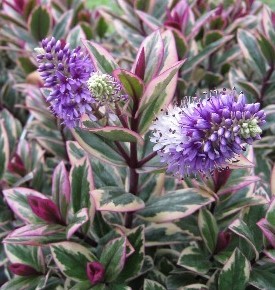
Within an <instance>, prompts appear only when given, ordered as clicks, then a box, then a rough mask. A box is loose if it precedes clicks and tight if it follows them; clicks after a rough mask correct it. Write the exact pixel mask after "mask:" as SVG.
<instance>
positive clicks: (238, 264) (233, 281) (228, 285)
mask: <svg viewBox="0 0 275 290" xmlns="http://www.w3.org/2000/svg"><path fill="white" fill-rule="evenodd" d="M249 276H250V263H249V261H248V260H247V259H246V257H245V256H244V255H243V254H242V253H241V252H240V250H239V249H238V248H236V250H235V251H234V252H233V254H232V255H231V257H230V258H229V259H228V261H227V262H226V264H225V265H224V267H223V269H222V271H221V273H220V275H219V289H232V290H243V289H245V286H246V284H247V282H248V280H249Z"/></svg>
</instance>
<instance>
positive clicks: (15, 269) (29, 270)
mask: <svg viewBox="0 0 275 290" xmlns="http://www.w3.org/2000/svg"><path fill="white" fill-rule="evenodd" d="M9 269H10V271H11V272H12V273H13V274H15V275H18V276H33V275H39V274H40V273H39V272H37V271H36V270H35V269H34V268H33V267H31V266H29V265H26V264H21V263H13V264H11V265H10V266H9Z"/></svg>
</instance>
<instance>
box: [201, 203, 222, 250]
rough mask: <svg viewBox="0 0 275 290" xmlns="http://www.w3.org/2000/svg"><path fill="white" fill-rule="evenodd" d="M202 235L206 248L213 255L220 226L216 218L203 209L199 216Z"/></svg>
mask: <svg viewBox="0 0 275 290" xmlns="http://www.w3.org/2000/svg"><path fill="white" fill-rule="evenodd" d="M198 225H199V229H200V233H201V236H202V239H203V241H204V244H205V246H206V248H207V249H208V250H209V252H210V253H213V252H214V250H215V248H216V244H217V238H218V225H217V222H216V220H215V217H214V216H213V215H212V214H211V212H210V211H208V210H207V209H201V210H200V212H199V216H198Z"/></svg>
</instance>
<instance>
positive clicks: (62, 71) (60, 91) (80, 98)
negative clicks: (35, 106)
mask: <svg viewBox="0 0 275 290" xmlns="http://www.w3.org/2000/svg"><path fill="white" fill-rule="evenodd" d="M35 50H36V52H37V53H38V55H37V61H38V62H39V68H38V71H39V72H40V74H41V77H42V78H43V80H44V82H45V83H44V86H45V87H48V88H50V89H52V92H51V93H50V95H49V96H48V98H47V101H48V102H49V103H50V108H51V110H52V112H53V113H54V114H55V115H56V116H57V117H58V118H60V119H62V120H63V121H64V123H65V125H67V126H68V127H75V126H78V125H79V122H80V118H81V116H82V115H83V114H87V115H88V116H89V117H90V119H92V120H95V117H94V115H93V114H92V107H91V104H92V103H94V99H93V97H92V96H91V94H90V92H89V90H88V88H87V85H86V81H87V80H88V79H89V77H90V75H91V73H92V72H94V71H95V68H94V66H93V64H92V61H91V59H90V58H89V56H88V55H86V54H85V53H84V52H83V51H82V50H81V48H80V47H77V48H75V49H73V50H71V49H70V48H69V44H65V43H62V42H61V41H60V40H58V41H56V40H55V38H54V37H52V38H46V39H43V40H42V48H36V49H35Z"/></svg>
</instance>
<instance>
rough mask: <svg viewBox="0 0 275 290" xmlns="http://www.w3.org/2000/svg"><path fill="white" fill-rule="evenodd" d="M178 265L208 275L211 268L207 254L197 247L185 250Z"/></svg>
mask: <svg viewBox="0 0 275 290" xmlns="http://www.w3.org/2000/svg"><path fill="white" fill-rule="evenodd" d="M178 265H180V266H182V267H184V268H186V269H188V270H191V271H194V272H196V273H199V274H206V273H207V272H208V271H209V270H210V268H211V262H210V261H209V260H208V257H207V255H206V253H205V252H204V251H202V250H201V249H200V248H198V247H197V246H190V247H187V248H185V249H184V250H183V251H182V252H181V254H180V257H179V260H178Z"/></svg>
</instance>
